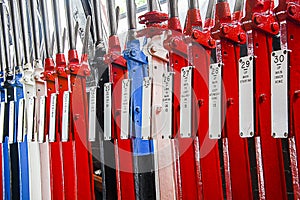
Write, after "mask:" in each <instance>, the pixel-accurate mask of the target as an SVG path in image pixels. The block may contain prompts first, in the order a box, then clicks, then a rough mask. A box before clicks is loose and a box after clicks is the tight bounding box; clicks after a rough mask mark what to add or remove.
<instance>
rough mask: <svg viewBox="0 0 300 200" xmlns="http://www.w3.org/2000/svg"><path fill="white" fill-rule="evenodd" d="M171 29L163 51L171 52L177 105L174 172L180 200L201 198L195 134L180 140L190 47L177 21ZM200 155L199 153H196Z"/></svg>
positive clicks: (174, 20) (175, 103) (170, 57)
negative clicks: (184, 71) (184, 75)
mask: <svg viewBox="0 0 300 200" xmlns="http://www.w3.org/2000/svg"><path fill="white" fill-rule="evenodd" d="M168 28H169V29H171V30H172V35H171V36H169V37H168V38H167V39H166V40H165V41H164V47H165V48H166V49H167V50H168V51H169V52H170V55H169V60H170V66H171V67H172V70H173V71H174V98H173V99H174V103H173V137H174V138H175V145H176V148H178V149H177V151H178V152H177V153H178V155H177V156H176V159H177V160H176V162H175V168H176V169H175V171H177V173H178V174H177V198H178V199H195V198H201V190H202V188H201V181H200V171H199V169H197V165H196V161H197V157H196V155H195V150H196V148H197V145H195V144H196V142H198V140H195V133H194V134H193V136H192V138H181V136H180V134H178V133H179V130H180V102H179V100H180V87H181V69H182V68H183V67H187V66H188V64H189V63H188V60H187V48H186V47H187V46H186V43H185V41H184V40H183V35H182V29H181V25H180V21H179V19H178V18H175V17H174V18H170V19H169V25H168ZM197 151H199V149H198V150H197Z"/></svg>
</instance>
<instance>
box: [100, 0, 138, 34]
mask: <svg viewBox="0 0 300 200" xmlns="http://www.w3.org/2000/svg"><path fill="white" fill-rule="evenodd" d="M106 2H107V9H108V16H109V27H110V36H113V35H116V34H117V17H116V9H115V0H107V1H106ZM128 17H129V14H128ZM128 20H130V19H128ZM134 29H135V28H134Z"/></svg>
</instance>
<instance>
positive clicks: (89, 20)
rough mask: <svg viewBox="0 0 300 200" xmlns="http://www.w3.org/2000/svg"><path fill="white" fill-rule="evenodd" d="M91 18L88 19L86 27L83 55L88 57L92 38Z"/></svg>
mask: <svg viewBox="0 0 300 200" xmlns="http://www.w3.org/2000/svg"><path fill="white" fill-rule="evenodd" d="M91 20H92V18H91V16H88V17H87V19H86V26H85V36H84V40H83V45H82V46H83V49H82V54H85V55H87V54H88V50H89V37H90V30H91Z"/></svg>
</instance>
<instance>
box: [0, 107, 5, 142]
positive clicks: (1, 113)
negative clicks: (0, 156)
mask: <svg viewBox="0 0 300 200" xmlns="http://www.w3.org/2000/svg"><path fill="white" fill-rule="evenodd" d="M4 117H5V102H1V104H0V143H3V137H4Z"/></svg>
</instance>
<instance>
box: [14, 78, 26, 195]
mask: <svg viewBox="0 0 300 200" xmlns="http://www.w3.org/2000/svg"><path fill="white" fill-rule="evenodd" d="M22 76H23V75H22V74H21V73H17V74H16V75H15V82H14V87H15V91H16V96H15V122H16V123H15V127H14V130H15V132H14V143H18V150H19V151H18V161H19V162H18V164H19V182H20V188H19V189H20V200H27V199H29V170H28V146H27V139H26V138H27V136H25V137H26V138H25V140H24V141H22V142H18V141H17V132H18V126H23V124H21V125H20V124H18V123H17V122H18V116H19V112H20V109H19V102H20V101H21V100H22V99H24V91H23V85H22V83H21V82H20V81H21V79H22Z"/></svg>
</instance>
